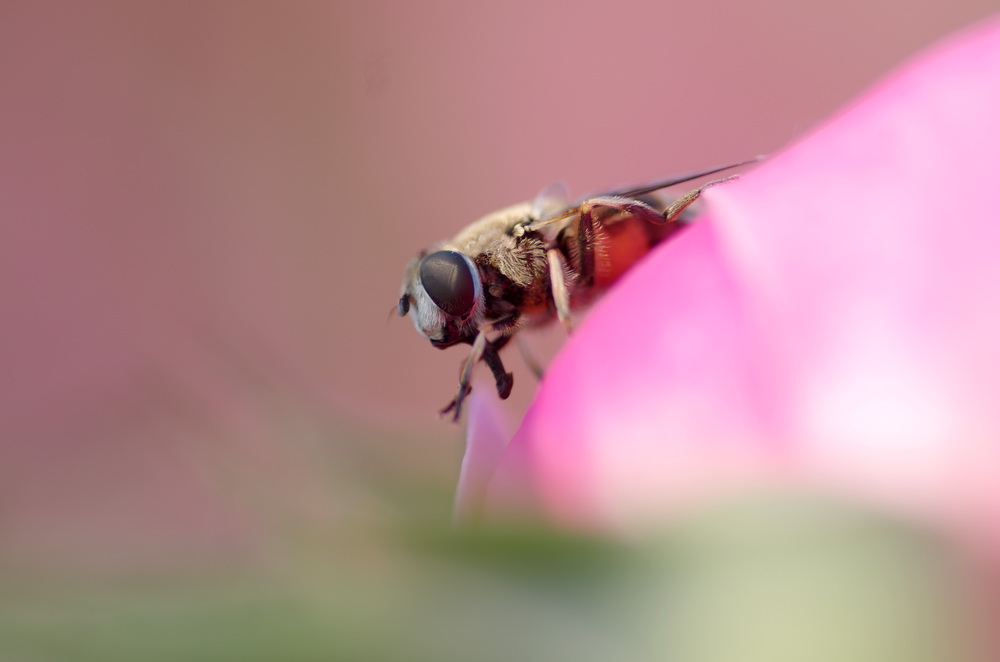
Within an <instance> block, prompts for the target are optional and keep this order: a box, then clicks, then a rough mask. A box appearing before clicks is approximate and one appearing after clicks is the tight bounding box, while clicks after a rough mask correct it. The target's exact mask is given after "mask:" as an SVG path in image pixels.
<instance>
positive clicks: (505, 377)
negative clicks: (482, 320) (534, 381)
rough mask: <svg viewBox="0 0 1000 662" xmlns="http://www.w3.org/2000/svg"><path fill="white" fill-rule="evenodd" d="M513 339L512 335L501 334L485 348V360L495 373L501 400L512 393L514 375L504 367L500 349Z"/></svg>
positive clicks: (494, 376) (494, 377)
mask: <svg viewBox="0 0 1000 662" xmlns="http://www.w3.org/2000/svg"><path fill="white" fill-rule="evenodd" d="M510 339H511V336H501V337H500V338H498V339H497V340H495V341H494V342H491V343H487V344H486V349H485V350H483V361H485V362H486V365H488V366H489V367H490V371H491V372H492V373H493V379H495V380H496V383H497V395H499V396H500V399H501V400H506V399H507V397H508V396H509V395H510V389H511V388H513V386H514V375H513V373H510V372H507V371H506V370H504V367H503V360H502V359H501V358H500V354H499V352H500V349H501V348H502V347H503V346H504V345H506V344H507V343H508V342H509V341H510Z"/></svg>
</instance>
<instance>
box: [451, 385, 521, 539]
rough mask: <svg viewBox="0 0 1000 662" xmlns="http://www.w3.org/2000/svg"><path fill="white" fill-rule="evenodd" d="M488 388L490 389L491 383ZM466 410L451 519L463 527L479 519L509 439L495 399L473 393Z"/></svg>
mask: <svg viewBox="0 0 1000 662" xmlns="http://www.w3.org/2000/svg"><path fill="white" fill-rule="evenodd" d="M487 386H488V387H492V384H487ZM466 407H467V410H468V412H469V413H468V425H469V428H468V435H467V436H466V443H465V455H464V457H463V458H462V470H461V472H460V473H459V476H458V488H457V489H456V491H455V508H454V512H453V520H454V522H455V523H456V524H466V523H469V522H472V521H474V520H476V519H477V518H478V517H479V515H480V511H481V509H482V506H483V499H484V498H485V496H486V487H487V485H488V484H489V481H490V476H492V475H493V472H494V471H495V470H496V467H497V464H498V463H499V462H500V457H501V456H502V455H503V451H504V448H506V446H507V441H508V440H509V439H510V429H509V426H508V424H507V421H506V419H505V418H504V415H503V411H501V409H500V406H499V404H498V402H497V400H495V399H491V398H483V397H480V396H479V391H473V392H472V394H471V395H470V396H469V397H468V399H467V400H466Z"/></svg>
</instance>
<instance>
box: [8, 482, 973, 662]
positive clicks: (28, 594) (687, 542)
mask: <svg viewBox="0 0 1000 662" xmlns="http://www.w3.org/2000/svg"><path fill="white" fill-rule="evenodd" d="M440 505H442V506H443V505H445V504H444V503H442V504H440ZM421 510H422V508H421V507H415V508H413V509H412V510H411V511H410V512H406V513H398V514H399V515H403V516H405V517H407V518H409V517H417V518H419V517H421V516H426V514H427V513H426V511H425V512H423V513H421ZM286 551H287V552H290V553H289V554H287V556H285V558H282V559H281V560H280V561H278V560H275V561H274V562H273V563H270V564H260V565H258V566H256V567H252V568H234V569H232V570H229V571H221V572H220V571H218V570H216V571H213V572H209V573H179V574H174V575H164V576H158V577H155V578H153V577H148V576H146V577H143V578H137V579H134V580H131V581H130V580H128V579H125V578H121V577H119V578H116V579H115V580H113V581H104V582H95V581H93V580H91V581H76V582H68V583H67V582H62V581H61V582H46V581H41V582H37V581H25V580H16V579H13V578H7V581H6V582H5V586H4V590H3V593H2V596H3V597H2V599H0V642H2V643H0V658H2V659H4V660H33V661H42V660H69V659H71V660H95V661H97V660H100V661H104V662H107V661H115V660H139V659H141V660H164V661H166V660H227V659H232V660H276V659H280V660H401V661H408V662H413V661H420V660H427V661H438V662H443V661H447V660H455V661H464V660H477V661H489V660H498V661H500V660H552V659H574V660H595V661H598V660H600V661H605V660H663V659H666V660H676V661H690V662H703V661H711V662H729V661H732V662H758V661H759V662H782V661H786V660H787V661H788V662H792V661H795V660H810V661H813V662H824V661H827V660H829V661H831V662H832V661H835V660H851V661H852V662H867V661H871V662H893V661H899V662H920V661H924V660H926V661H928V662H929V661H932V660H940V661H945V660H948V661H952V662H956V661H960V660H966V659H972V653H973V652H974V649H973V648H972V639H973V633H972V632H971V631H970V630H966V629H963V628H968V627H969V625H968V623H969V622H971V621H970V620H969V619H968V618H967V617H968V615H969V612H968V611H967V610H968V609H969V603H968V601H967V599H966V598H967V597H968V594H967V592H966V590H965V588H964V587H963V586H962V584H961V580H960V577H959V575H958V574H957V573H956V572H955V568H954V566H952V565H951V564H949V563H948V562H947V556H946V555H944V554H943V553H942V551H941V550H940V549H938V547H937V545H936V544H935V543H934V541H933V539H931V538H928V537H924V536H922V535H920V534H918V533H917V532H915V531H913V530H909V529H907V528H906V527H903V526H900V525H897V524H893V523H891V522H888V521H885V520H881V519H879V518H875V517H872V516H870V515H865V514H862V513H859V512H857V511H854V510H852V509H849V508H847V507H844V506H842V505H835V504H830V503H825V502H822V501H819V500H816V499H812V498H809V497H806V496H803V495H791V494H786V495H768V496H760V497H755V498H752V499H742V500H740V501H738V502H733V503H728V504H719V505H717V506H716V507H713V508H711V509H709V510H706V511H705V512H702V513H699V514H695V515H693V516H691V517H689V518H687V519H685V520H684V521H682V522H680V523H679V524H678V525H677V526H675V527H673V528H672V529H670V530H668V531H666V532H664V535H663V536H662V537H660V538H659V540H657V541H654V542H646V543H643V544H631V545H624V544H612V543H609V542H602V541H597V540H593V539H586V538H574V537H568V536H556V535H554V534H552V533H551V532H543V531H537V530H535V531H528V530H509V529H508V530H496V529H492V530H472V531H463V532H453V531H450V530H449V529H448V527H446V526H443V525H429V523H428V522H427V521H426V520H425V521H423V522H422V523H421V522H420V521H419V519H418V520H415V521H412V522H410V524H409V525H408V524H407V523H405V522H403V521H397V522H396V525H395V526H393V527H391V528H390V530H383V531H374V530H371V529H364V530H355V531H349V532H348V531H344V532H341V535H340V536H339V537H338V538H337V539H326V540H319V539H313V540H310V541H308V542H302V541H300V543H299V544H297V545H296V546H295V548H294V549H291V550H286Z"/></svg>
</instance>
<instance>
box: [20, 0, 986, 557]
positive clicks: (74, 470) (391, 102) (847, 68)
mask: <svg viewBox="0 0 1000 662" xmlns="http://www.w3.org/2000/svg"><path fill="white" fill-rule="evenodd" d="M994 9H995V2H994V1H993V0H961V1H957V2H952V3H948V4H943V3H938V2H930V1H924V2H920V3H918V4H917V5H914V3H913V2H910V1H904V0H885V1H883V2H878V3H870V2H825V3H813V4H809V5H806V6H803V5H802V4H801V3H798V2H776V1H772V2H759V3H749V4H748V3H742V2H722V3H711V4H705V3H689V4H682V3H673V4H672V3H646V2H631V1H625V2H618V3H613V4H610V5H599V4H597V3H572V2H554V3H530V4H529V3H527V2H523V3H521V2H511V3H504V4H502V5H500V6H492V5H491V6H486V5H480V4H475V5H472V4H467V3H458V2H453V3H405V2H356V3H355V2H336V3H328V4H323V3H294V4H278V3H273V4H267V3H152V4H142V5H134V4H131V3H88V4H86V5H83V4H74V3H34V2H6V3H4V5H3V6H2V8H0V58H2V62H3V63H4V67H3V68H2V70H0V84H2V89H3V101H2V102H0V119H2V121H0V146H2V147H0V172H2V175H0V201H2V203H0V204H2V205H3V209H2V233H0V237H2V242H0V307H2V310H3V336H2V340H3V342H2V350H0V352H2V355H0V356H2V359H0V366H2V379H0V435H2V436H0V444H2V446H0V448H2V457H3V460H2V462H0V539H2V540H3V541H4V545H3V550H2V552H0V554H2V560H3V561H4V563H5V564H6V567H7V568H8V569H10V568H21V567H36V568H47V567H50V566H56V565H58V566H59V567H61V568H63V569H64V570H65V569H67V568H68V569H69V570H70V571H72V570H74V569H83V570H87V571H103V570H110V571H119V570H121V569H122V568H137V569H149V568H161V567H173V566H174V565H176V564H178V563H196V564H202V563H213V562H227V563H228V562H231V561H232V560H234V559H235V560H240V561H244V560H253V559H255V558H259V557H260V556H261V555H262V554H263V555H265V556H266V555H270V554H272V553H274V552H281V551H282V549H283V546H284V545H285V544H286V539H287V538H289V537H294V535H292V536H289V531H291V532H293V534H294V533H301V532H313V533H312V535H321V534H318V533H315V532H317V531H320V532H323V531H326V532H334V533H333V535H336V532H337V531H339V530H346V529H348V528H352V527H356V526H359V525H360V526H363V527H378V526H379V525H380V523H382V522H383V521H385V520H386V519H388V518H390V517H391V516H392V514H393V513H397V512H400V511H401V510H402V509H403V506H402V505H400V504H402V503H408V502H411V501H412V500H413V498H414V494H425V493H430V494H436V495H438V497H439V500H440V503H443V504H446V503H447V501H446V498H447V494H448V492H449V491H450V490H451V489H452V484H453V481H454V480H455V479H456V477H457V469H458V463H459V460H460V457H461V429H460V428H459V427H456V426H452V425H450V424H448V423H445V422H442V421H439V420H438V419H437V417H436V412H437V410H438V409H439V408H440V407H441V406H442V405H444V404H445V403H446V402H447V401H448V399H449V398H450V397H451V396H452V395H453V391H454V388H455V379H456V371H457V369H458V365H459V362H460V361H461V359H462V357H463V355H462V351H461V350H459V349H454V350H451V351H447V352H440V351H438V350H435V349H433V348H432V347H431V346H430V345H429V343H427V342H426V341H425V340H424V339H422V338H420V337H419V336H417V334H416V333H415V332H414V331H413V329H412V328H411V325H410V322H409V321H408V320H398V319H391V320H390V321H389V323H388V324H387V323H386V317H387V315H388V313H389V311H390V310H391V309H392V308H393V306H394V304H395V300H396V298H397V297H398V289H399V284H400V279H401V276H402V270H403V267H404V266H405V264H406V262H407V260H408V259H409V258H410V257H411V256H412V255H413V254H414V253H415V252H416V251H418V250H419V249H420V248H422V247H423V246H425V245H427V244H430V243H432V242H434V241H436V240H437V239H439V238H443V237H445V236H448V235H450V234H452V233H453V232H454V231H455V230H457V229H458V228H460V227H461V226H462V225H464V224H466V223H468V222H470V221H471V220H474V219H475V218H477V217H478V216H480V215H482V214H483V213H486V212H489V211H492V210H493V209H496V208H499V207H502V206H505V205H507V204H511V203H513V202H519V201H521V200H524V199H530V198H531V197H533V196H534V194H535V193H536V192H537V191H538V190H539V189H540V188H541V187H542V186H544V185H545V184H548V183H550V182H552V181H555V180H562V181H565V182H566V183H567V184H568V185H569V187H570V191H571V193H572V194H582V193H585V192H587V191H593V190H596V189H601V188H606V187H609V186H615V185H620V184H632V183H638V182H644V181H648V180H651V179H655V178H658V177H662V176H667V175H673V174H678V173H682V172H686V171H690V170H693V169H697V168H701V167H705V166H712V165H717V164H722V163H727V162H733V161H738V160H742V159H745V158H748V157H751V156H753V155H756V154H759V153H766V152H773V151H774V150H777V149H780V147H781V146H782V145H783V144H785V143H787V142H789V141H791V140H794V139H795V138H796V137H797V136H799V135H801V134H802V133H803V132H805V131H807V130H808V129H809V128H810V127H812V126H814V125H815V124H816V123H817V122H819V121H821V120H822V119H823V118H824V116H826V115H828V114H829V113H830V112H832V111H834V110H835V109H836V108H837V107H838V106H840V105H842V104H844V103H845V102H848V101H849V100H850V99H851V98H852V97H853V96H855V95H856V94H858V93H859V92H861V91H862V90H863V89H864V88H865V87H866V86H867V85H868V84H869V83H871V82H872V81H874V80H875V79H876V78H877V77H878V76H879V75H880V74H882V73H884V72H886V71H887V70H888V69H890V68H891V67H893V66H894V65H896V64H897V63H899V62H900V61H902V60H903V59H905V58H906V57H907V56H908V55H910V54H912V53H914V52H915V51H917V50H919V49H921V48H923V47H925V46H927V45H929V44H931V43H932V42H933V41H934V40H935V39H937V38H938V37H939V36H942V35H944V34H947V33H949V32H950V31H952V30H954V29H956V28H959V27H962V26H965V25H967V24H969V23H970V22H972V21H975V20H977V19H979V18H982V17H985V16H986V15H987V14H988V13H990V12H991V11H993V10H994ZM845 195H849V192H845ZM650 303H651V305H655V300H651V302H650ZM509 362H510V365H511V367H513V368H514V370H515V372H516V375H515V381H516V383H515V389H514V390H515V396H514V398H512V400H513V402H512V404H511V408H512V412H513V415H517V412H518V411H520V410H521V409H523V407H524V406H525V403H526V402H527V401H528V399H529V398H530V396H531V392H532V389H533V386H534V385H533V383H532V379H531V378H530V376H529V375H528V374H527V372H526V371H525V370H524V368H523V366H522V364H521V362H520V360H519V359H518V358H516V353H513V352H512V353H511V359H509ZM436 498H437V497H436ZM435 503H437V502H435ZM439 516H440V518H441V519H442V520H446V519H447V517H448V511H447V507H446V506H445V508H442V509H441V511H440V515H439Z"/></svg>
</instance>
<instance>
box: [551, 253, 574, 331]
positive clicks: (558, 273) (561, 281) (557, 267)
mask: <svg viewBox="0 0 1000 662" xmlns="http://www.w3.org/2000/svg"><path fill="white" fill-rule="evenodd" d="M545 259H546V260H548V263H549V281H550V282H551V285H552V301H553V302H554V303H555V304H556V316H557V317H558V318H559V322H560V323H562V325H563V327H564V328H565V329H566V333H572V331H573V323H572V321H571V320H570V317H569V288H567V287H566V271H565V269H564V267H563V263H562V258H561V257H560V256H559V251H558V250H557V249H555V248H550V249H549V250H547V251H545Z"/></svg>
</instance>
